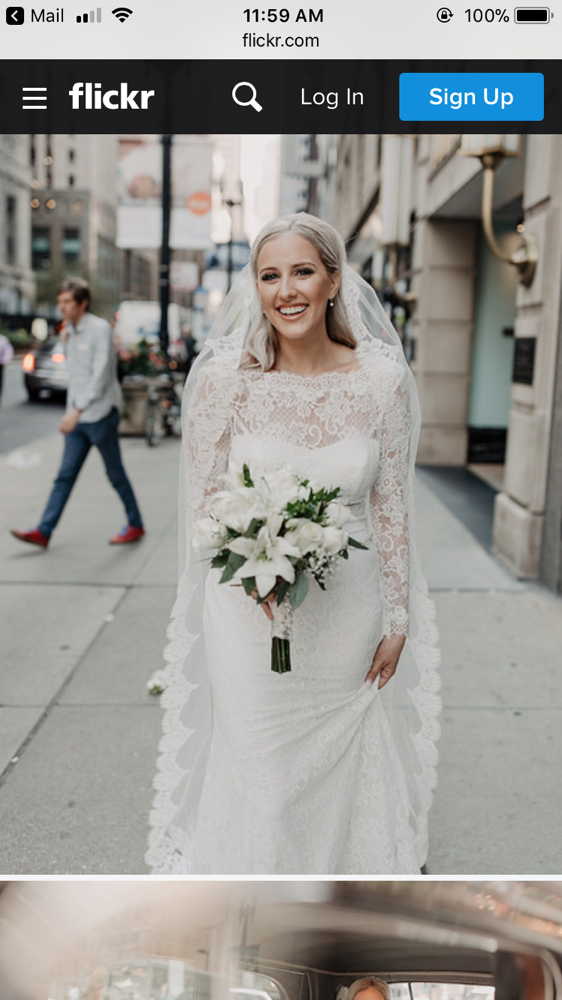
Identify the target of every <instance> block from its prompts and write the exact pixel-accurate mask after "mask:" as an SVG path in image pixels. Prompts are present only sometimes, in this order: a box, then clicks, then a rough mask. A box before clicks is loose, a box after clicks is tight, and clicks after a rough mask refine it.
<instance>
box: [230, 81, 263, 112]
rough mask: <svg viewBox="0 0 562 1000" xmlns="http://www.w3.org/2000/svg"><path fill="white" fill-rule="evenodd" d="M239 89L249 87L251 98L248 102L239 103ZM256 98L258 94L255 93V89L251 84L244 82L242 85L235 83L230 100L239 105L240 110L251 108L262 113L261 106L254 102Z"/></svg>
mask: <svg viewBox="0 0 562 1000" xmlns="http://www.w3.org/2000/svg"><path fill="white" fill-rule="evenodd" d="M240 87H249V88H250V93H251V95H252V96H251V97H250V99H249V100H248V101H241V100H240V98H239V97H238V96H237V94H238V91H239V90H240ZM257 96H258V92H257V90H256V88H255V87H254V85H253V83H246V82H244V83H237V84H236V86H235V88H234V90H233V91H232V100H233V101H236V103H237V104H239V105H240V107H241V108H248V107H252V108H253V109H254V111H263V108H262V106H261V104H258V102H257V100H256V98H257Z"/></svg>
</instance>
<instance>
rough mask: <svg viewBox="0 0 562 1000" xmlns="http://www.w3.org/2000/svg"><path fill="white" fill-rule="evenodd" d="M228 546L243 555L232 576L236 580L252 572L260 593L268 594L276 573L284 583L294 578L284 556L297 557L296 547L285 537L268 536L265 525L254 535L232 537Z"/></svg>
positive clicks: (243, 578) (250, 574)
mask: <svg viewBox="0 0 562 1000" xmlns="http://www.w3.org/2000/svg"><path fill="white" fill-rule="evenodd" d="M228 547H229V549H230V550H231V552H236V553H238V555H241V556H245V557H246V562H245V563H244V565H243V566H241V567H240V568H239V569H238V570H237V571H236V573H235V574H234V576H235V577H236V578H237V579H239V580H245V579H247V578H248V577H250V576H255V578H256V587H257V590H258V594H259V595H260V597H265V596H266V595H267V594H269V592H270V590H272V589H273V587H274V586H275V583H276V581H277V577H278V576H280V577H281V578H282V579H283V580H286V581H287V583H294V582H295V567H294V566H293V564H292V562H291V561H290V560H289V558H288V556H293V557H295V558H297V559H298V558H299V557H300V551H299V549H298V548H296V546H294V545H291V544H290V543H289V542H288V541H287V540H286V539H285V538H279V537H278V536H277V537H274V538H272V537H271V535H270V533H269V531H268V529H267V527H266V526H264V527H263V528H260V530H259V532H258V535H257V538H235V539H233V540H232V541H231V542H229V545H228Z"/></svg>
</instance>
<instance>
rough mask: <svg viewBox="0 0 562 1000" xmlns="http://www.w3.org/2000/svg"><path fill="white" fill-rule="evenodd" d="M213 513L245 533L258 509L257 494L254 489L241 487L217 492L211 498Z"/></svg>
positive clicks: (230, 526) (233, 528) (224, 522)
mask: <svg viewBox="0 0 562 1000" xmlns="http://www.w3.org/2000/svg"><path fill="white" fill-rule="evenodd" d="M210 507H211V513H212V514H214V516H215V517H216V518H217V520H218V521H221V522H222V523H223V524H226V525H227V527H229V528H232V530H233V531H239V532H240V534H244V532H245V531H247V529H248V528H249V526H250V521H251V520H252V517H253V516H254V511H255V509H256V496H255V493H254V490H252V489H246V488H244V489H239V490H236V491H233V492H224V493H215V495H214V497H212V498H211V503H210Z"/></svg>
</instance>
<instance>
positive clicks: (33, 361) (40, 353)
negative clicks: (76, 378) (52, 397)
mask: <svg viewBox="0 0 562 1000" xmlns="http://www.w3.org/2000/svg"><path fill="white" fill-rule="evenodd" d="M22 368H23V373H24V381H25V388H26V389H27V395H28V396H29V399H33V400H35V399H39V396H40V394H41V393H42V392H43V391H48V392H49V393H51V394H52V393H58V394H61V395H62V394H64V393H66V390H67V389H68V364H67V361H66V355H65V352H64V344H63V343H62V341H61V340H59V338H58V337H56V336H51V337H48V339H47V340H46V341H45V342H44V343H43V344H41V347H38V348H37V349H36V350H34V351H29V352H28V353H27V354H25V355H24V357H23V360H22Z"/></svg>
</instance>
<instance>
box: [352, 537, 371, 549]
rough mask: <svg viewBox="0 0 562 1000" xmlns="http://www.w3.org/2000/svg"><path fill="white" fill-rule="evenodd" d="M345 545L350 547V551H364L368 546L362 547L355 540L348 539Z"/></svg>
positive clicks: (360, 543)
mask: <svg viewBox="0 0 562 1000" xmlns="http://www.w3.org/2000/svg"><path fill="white" fill-rule="evenodd" d="M347 544H348V545H351V547H352V549H365V550H367V549H368V548H369V546H368V545H363V543H362V542H358V541H356V539H355V538H348V539H347Z"/></svg>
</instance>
